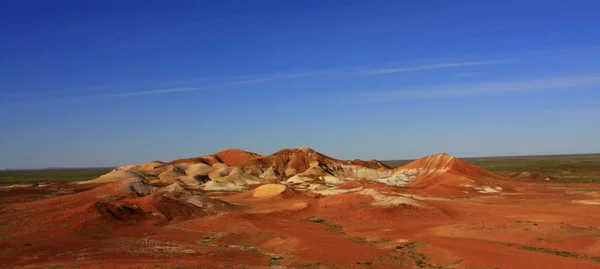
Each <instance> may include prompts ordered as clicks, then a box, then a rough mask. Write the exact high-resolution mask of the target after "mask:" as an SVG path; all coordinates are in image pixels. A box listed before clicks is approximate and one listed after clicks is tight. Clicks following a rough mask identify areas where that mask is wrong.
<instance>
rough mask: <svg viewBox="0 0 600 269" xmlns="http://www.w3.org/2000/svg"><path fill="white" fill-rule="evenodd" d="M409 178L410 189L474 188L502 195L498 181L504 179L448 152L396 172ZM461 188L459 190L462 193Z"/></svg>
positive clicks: (425, 158)
mask: <svg viewBox="0 0 600 269" xmlns="http://www.w3.org/2000/svg"><path fill="white" fill-rule="evenodd" d="M395 171H396V172H398V173H402V174H405V175H407V176H408V177H409V178H410V183H409V186H412V187H417V188H420V189H423V190H427V191H429V192H435V193H440V192H452V190H454V192H461V191H462V192H464V191H465V190H462V189H466V188H471V187H473V188H474V189H475V190H477V191H478V192H483V193H485V192H499V191H501V190H502V187H500V186H498V185H497V184H496V181H498V180H501V179H504V177H503V176H501V175H498V174H495V173H492V172H490V171H487V170H485V169H483V168H480V167H478V166H475V165H472V164H469V163H467V162H465V161H463V160H461V159H458V158H456V157H453V156H450V155H448V154H447V153H438V154H433V155H430V156H427V157H424V158H421V159H418V160H416V161H413V162H411V163H408V164H406V165H404V166H401V167H398V168H396V169H395ZM459 189H460V190H459Z"/></svg>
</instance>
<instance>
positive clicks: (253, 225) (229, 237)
mask: <svg viewBox="0 0 600 269" xmlns="http://www.w3.org/2000/svg"><path fill="white" fill-rule="evenodd" d="M44 175H45V176H44ZM84 179H91V180H84ZM0 182H1V183H2V184H3V185H4V186H2V188H0V193H1V196H0V262H1V264H2V266H1V267H2V268H55V269H57V268H180V269H182V268H240V269H241V268H481V269H483V268H486V269H487V268H489V269H492V268H600V216H598V214H597V212H598V209H599V206H600V193H599V192H598V185H597V184H598V183H600V157H599V156H598V155H572V156H569V155H564V156H537V157H536V156H531V157H496V158H475V159H466V160H461V159H459V158H456V157H453V156H451V155H448V154H446V153H439V154H434V155H430V156H426V157H423V158H421V159H418V160H413V161H408V160H407V161H383V162H382V161H377V160H370V161H363V160H352V161H344V160H338V159H336V158H332V157H329V156H326V155H323V154H321V153H319V152H317V151H315V150H313V149H310V148H294V149H284V150H281V151H278V152H276V153H273V154H271V155H268V156H261V155H259V154H256V153H252V152H246V151H243V150H239V149H230V150H225V151H222V152H218V153H215V154H212V155H207V156H202V157H196V158H187V159H178V160H173V161H169V162H163V161H152V162H148V163H143V164H135V165H124V166H121V167H117V168H114V169H108V168H107V169H89V170H85V169H82V170H80V171H75V170H73V171H69V170H60V169H57V170H47V171H37V172H34V171H3V172H0Z"/></svg>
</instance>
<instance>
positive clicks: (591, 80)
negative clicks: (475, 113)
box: [355, 74, 600, 103]
mask: <svg viewBox="0 0 600 269" xmlns="http://www.w3.org/2000/svg"><path fill="white" fill-rule="evenodd" d="M596 85H600V74H592V75H576V76H562V77H554V78H544V79H533V80H520V81H501V82H485V83H476V84H458V85H444V86H431V87H424V88H418V89H410V88H398V89H393V90H380V91H368V92H362V93H359V94H357V96H355V97H356V101H357V102H376V103H377V102H390V101H403V100H414V99H437V98H452V97H465V96H474V95H485V94H496V93H510V92H525V91H541V90H555V89H574V88H581V87H587V86H596Z"/></svg>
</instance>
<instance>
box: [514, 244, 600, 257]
mask: <svg viewBox="0 0 600 269" xmlns="http://www.w3.org/2000/svg"><path fill="white" fill-rule="evenodd" d="M504 245H506V246H509V247H516V248H518V249H522V250H527V251H535V252H541V253H546V254H551V255H556V256H562V257H567V258H575V259H590V260H593V261H595V262H600V257H598V256H588V255H586V254H581V253H576V252H569V251H566V250H556V249H551V248H541V247H532V246H524V245H517V244H509V243H505V244H504Z"/></svg>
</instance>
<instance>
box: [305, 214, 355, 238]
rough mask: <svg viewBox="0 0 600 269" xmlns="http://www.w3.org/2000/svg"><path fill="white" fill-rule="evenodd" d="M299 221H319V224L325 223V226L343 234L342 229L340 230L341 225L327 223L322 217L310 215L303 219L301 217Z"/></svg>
mask: <svg viewBox="0 0 600 269" xmlns="http://www.w3.org/2000/svg"><path fill="white" fill-rule="evenodd" d="M300 221H302V222H314V223H319V224H323V225H325V226H326V227H327V228H329V229H332V230H334V231H336V232H338V233H340V234H345V233H344V231H342V229H343V228H342V226H339V225H336V224H332V223H328V222H326V221H325V220H324V219H320V218H317V217H316V216H311V217H308V218H305V219H301V220H300Z"/></svg>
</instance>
